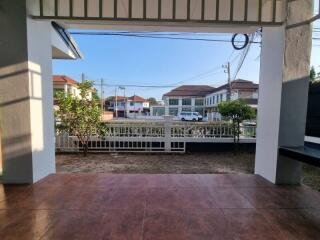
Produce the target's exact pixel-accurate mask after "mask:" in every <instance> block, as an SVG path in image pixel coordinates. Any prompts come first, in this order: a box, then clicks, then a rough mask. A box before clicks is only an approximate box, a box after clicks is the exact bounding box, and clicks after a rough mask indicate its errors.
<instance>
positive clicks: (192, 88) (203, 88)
mask: <svg viewBox="0 0 320 240" xmlns="http://www.w3.org/2000/svg"><path fill="white" fill-rule="evenodd" d="M214 89H215V88H214V87H210V86H208V85H182V86H180V87H177V88H175V89H173V90H172V91H170V92H168V93H166V94H164V95H163V96H164V97H189V96H190V97H204V96H205V95H207V94H209V93H211V92H212V91H213V90H214Z"/></svg>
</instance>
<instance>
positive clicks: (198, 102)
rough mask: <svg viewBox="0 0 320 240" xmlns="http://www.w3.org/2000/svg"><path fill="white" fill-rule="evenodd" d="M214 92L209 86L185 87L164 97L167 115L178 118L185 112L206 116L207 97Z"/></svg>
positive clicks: (176, 89) (174, 90)
mask: <svg viewBox="0 0 320 240" xmlns="http://www.w3.org/2000/svg"><path fill="white" fill-rule="evenodd" d="M213 90H214V88H213V87H210V86H208V85H183V86H180V87H177V88H175V89H173V90H172V91H170V92H168V93H166V94H164V95H163V100H164V104H165V115H171V116H178V115H179V114H180V113H181V112H183V111H195V112H199V113H200V114H202V115H203V114H204V110H205V102H204V101H205V96H206V95H207V94H209V93H210V92H212V91H213Z"/></svg>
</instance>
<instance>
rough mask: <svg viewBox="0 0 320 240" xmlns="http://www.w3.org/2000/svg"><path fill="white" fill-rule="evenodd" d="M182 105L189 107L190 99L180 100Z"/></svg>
mask: <svg viewBox="0 0 320 240" xmlns="http://www.w3.org/2000/svg"><path fill="white" fill-rule="evenodd" d="M182 105H184V106H191V98H184V99H182Z"/></svg>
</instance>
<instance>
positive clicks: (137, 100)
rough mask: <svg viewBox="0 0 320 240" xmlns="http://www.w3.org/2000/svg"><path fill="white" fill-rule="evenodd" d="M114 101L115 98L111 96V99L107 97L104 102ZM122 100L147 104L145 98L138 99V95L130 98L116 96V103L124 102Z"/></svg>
mask: <svg viewBox="0 0 320 240" xmlns="http://www.w3.org/2000/svg"><path fill="white" fill-rule="evenodd" d="M115 99H116V98H115V96H111V97H108V98H107V99H106V100H109V101H114V100H115ZM124 100H127V101H132V102H147V101H148V100H146V99H145V98H143V97H140V96H138V95H133V96H131V97H124V96H117V101H124Z"/></svg>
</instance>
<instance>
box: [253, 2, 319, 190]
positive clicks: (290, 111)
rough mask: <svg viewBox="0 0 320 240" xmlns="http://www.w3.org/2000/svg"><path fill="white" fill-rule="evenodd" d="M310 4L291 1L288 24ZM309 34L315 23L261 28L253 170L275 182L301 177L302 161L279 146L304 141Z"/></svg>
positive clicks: (308, 10)
mask: <svg viewBox="0 0 320 240" xmlns="http://www.w3.org/2000/svg"><path fill="white" fill-rule="evenodd" d="M312 9H313V6H312V0H297V1H293V2H290V3H288V21H287V22H288V23H287V24H291V23H296V22H300V21H303V20H306V19H308V18H310V17H311V15H312ZM311 38H312V28H311V25H303V26H300V27H297V28H292V29H287V28H286V26H281V27H264V28H263V39H262V52H261V67H260V68H261V69H260V87H259V107H258V130H257V148H256V162H255V173H256V174H260V175H261V176H263V177H265V178H266V179H268V180H270V181H271V182H273V183H278V184H298V183H300V171H301V165H300V163H299V162H298V161H294V160H292V159H288V158H285V157H281V156H279V155H278V148H279V146H303V145H304V133H305V122H306V112H307V100H308V86H309V67H310V53H311V45H312V42H311Z"/></svg>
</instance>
